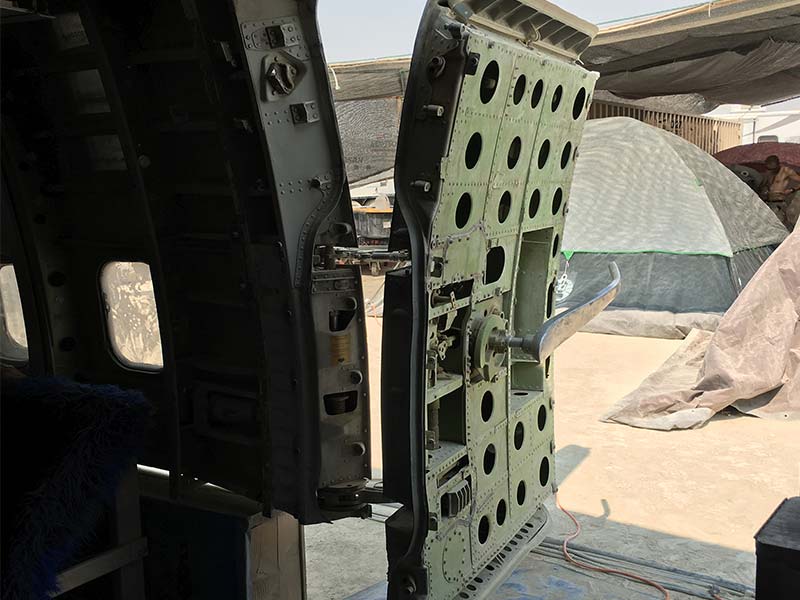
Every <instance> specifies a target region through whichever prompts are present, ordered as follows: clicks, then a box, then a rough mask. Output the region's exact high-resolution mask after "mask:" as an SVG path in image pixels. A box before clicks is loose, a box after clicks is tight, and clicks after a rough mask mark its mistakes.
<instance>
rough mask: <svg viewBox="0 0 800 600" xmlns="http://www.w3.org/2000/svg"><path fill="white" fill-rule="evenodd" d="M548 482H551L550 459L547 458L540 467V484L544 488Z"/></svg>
mask: <svg viewBox="0 0 800 600" xmlns="http://www.w3.org/2000/svg"><path fill="white" fill-rule="evenodd" d="M548 481H550V459H549V458H547V457H546V456H545V457H544V458H543V459H542V462H541V464H540V465H539V483H541V484H542V487H544V486H546V485H547V482H548Z"/></svg>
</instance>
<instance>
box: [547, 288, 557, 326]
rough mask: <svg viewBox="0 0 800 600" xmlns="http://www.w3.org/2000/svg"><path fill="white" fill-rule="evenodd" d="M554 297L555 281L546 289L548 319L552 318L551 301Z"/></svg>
mask: <svg viewBox="0 0 800 600" xmlns="http://www.w3.org/2000/svg"><path fill="white" fill-rule="evenodd" d="M555 295H556V282H555V280H553V281H551V282H550V287H549V288H548V289H547V317H548V318H550V317H552V316H553V299H554V298H555Z"/></svg>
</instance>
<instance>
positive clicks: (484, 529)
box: [478, 515, 489, 544]
mask: <svg viewBox="0 0 800 600" xmlns="http://www.w3.org/2000/svg"><path fill="white" fill-rule="evenodd" d="M488 539H489V517H487V516H486V515H484V516H483V517H481V520H480V523H478V541H479V542H480V543H481V544H485V543H486V540H488Z"/></svg>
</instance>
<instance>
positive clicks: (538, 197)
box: [528, 189, 542, 219]
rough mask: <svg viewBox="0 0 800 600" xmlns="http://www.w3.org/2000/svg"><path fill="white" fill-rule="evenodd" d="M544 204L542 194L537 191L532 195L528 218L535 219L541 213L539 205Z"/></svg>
mask: <svg viewBox="0 0 800 600" xmlns="http://www.w3.org/2000/svg"><path fill="white" fill-rule="evenodd" d="M541 202H542V193H541V192H540V191H539V190H538V189H537V190H533V193H532V194H531V201H530V203H529V204H528V216H529V217H530V218H531V219H533V218H534V217H535V216H536V213H538V212H539V204H541Z"/></svg>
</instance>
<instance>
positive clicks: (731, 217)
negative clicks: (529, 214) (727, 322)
mask: <svg viewBox="0 0 800 600" xmlns="http://www.w3.org/2000/svg"><path fill="white" fill-rule="evenodd" d="M786 236H787V231H786V229H785V228H784V227H783V225H781V223H780V222H779V221H778V219H777V218H776V217H775V215H774V214H773V213H772V211H770V210H769V208H767V206H766V205H765V204H764V203H763V202H762V201H761V200H760V199H759V198H758V196H756V195H755V194H754V193H753V191H752V190H751V189H750V188H749V187H748V186H747V185H745V184H744V183H743V182H742V181H740V180H739V179H738V177H736V175H734V174H733V173H732V172H731V171H730V170H729V169H727V168H725V166H724V165H722V164H721V163H719V162H718V161H717V160H715V159H714V158H713V157H712V156H710V155H709V154H707V153H705V152H703V151H702V150H700V149H699V148H697V147H696V146H694V145H693V144H691V143H689V142H687V141H686V140H683V139H681V138H679V137H678V136H676V135H673V134H671V133H669V132H666V131H664V130H662V129H657V128H655V127H651V126H649V125H646V124H644V123H642V122H640V121H636V120H633V119H627V118H611V119H598V120H594V121H589V122H587V124H586V129H585V131H584V136H583V141H582V142H581V146H580V154H579V158H578V161H577V164H576V166H575V175H574V179H573V185H572V191H571V193H570V200H569V213H568V216H567V220H566V225H565V229H564V241H563V245H562V252H563V254H564V257H565V260H564V261H563V263H562V267H561V271H560V274H559V279H558V285H557V288H556V292H557V296H556V298H557V300H558V303H559V306H560V307H564V308H569V307H572V306H575V305H577V304H580V303H582V302H585V301H587V300H588V299H590V298H591V297H592V295H593V294H594V293H595V291H596V290H598V289H600V288H602V287H603V285H605V278H606V277H607V269H606V265H607V264H608V263H609V262H611V261H616V262H617V264H618V265H619V267H620V270H621V272H622V282H623V283H622V290H621V292H620V294H619V296H618V297H617V298H616V300H615V301H614V303H613V304H612V305H611V307H610V309H609V310H608V311H606V312H605V313H603V314H602V315H601V316H600V317H599V318H598V319H596V320H595V321H593V322H592V324H590V330H591V331H600V332H604V333H620V334H627V335H643V336H652V337H672V338H680V337H683V336H685V335H686V333H687V332H688V331H689V330H690V329H692V328H697V327H713V326H714V325H715V324H716V321H717V320H718V315H721V314H722V313H724V312H725V311H726V310H727V309H728V308H729V307H730V305H731V304H732V303H733V301H734V300H735V299H736V297H737V296H738V294H739V293H740V292H741V290H742V289H743V288H744V286H745V285H746V284H747V282H748V281H749V280H750V278H751V277H752V275H753V274H754V273H755V272H756V270H757V269H758V268H759V267H760V266H761V264H762V263H763V261H764V260H766V258H767V257H768V256H769V255H770V253H771V252H772V250H773V248H774V247H775V246H776V245H777V244H779V243H780V242H782V241H783V240H784V239H785V238H786ZM708 315H712V318H709V317H708Z"/></svg>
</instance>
